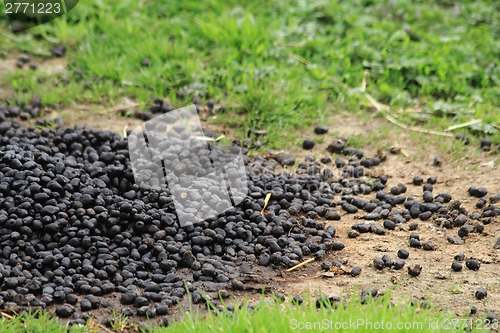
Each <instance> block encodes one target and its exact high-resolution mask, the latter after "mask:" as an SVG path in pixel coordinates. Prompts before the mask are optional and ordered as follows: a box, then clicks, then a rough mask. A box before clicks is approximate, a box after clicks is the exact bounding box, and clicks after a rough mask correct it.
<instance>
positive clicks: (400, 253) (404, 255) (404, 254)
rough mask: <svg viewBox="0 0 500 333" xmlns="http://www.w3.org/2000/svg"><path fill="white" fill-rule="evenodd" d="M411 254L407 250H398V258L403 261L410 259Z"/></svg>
mask: <svg viewBox="0 0 500 333" xmlns="http://www.w3.org/2000/svg"><path fill="white" fill-rule="evenodd" d="M409 256H410V252H409V251H408V250H407V249H404V248H401V249H399V250H398V257H399V258H401V259H408V257H409Z"/></svg>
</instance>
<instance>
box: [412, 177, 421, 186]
mask: <svg viewBox="0 0 500 333" xmlns="http://www.w3.org/2000/svg"><path fill="white" fill-rule="evenodd" d="M423 183H424V179H423V178H422V177H421V176H415V177H413V185H416V186H420V185H422V184H423Z"/></svg>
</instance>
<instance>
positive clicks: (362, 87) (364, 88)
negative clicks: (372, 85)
mask: <svg viewBox="0 0 500 333" xmlns="http://www.w3.org/2000/svg"><path fill="white" fill-rule="evenodd" d="M368 73H369V72H368V70H365V71H364V72H363V79H362V80H361V91H363V92H365V91H366V77H367V76H368Z"/></svg>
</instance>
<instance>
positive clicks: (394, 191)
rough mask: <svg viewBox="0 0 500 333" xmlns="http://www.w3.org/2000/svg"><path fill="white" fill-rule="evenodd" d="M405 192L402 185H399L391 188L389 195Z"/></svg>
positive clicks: (404, 187)
mask: <svg viewBox="0 0 500 333" xmlns="http://www.w3.org/2000/svg"><path fill="white" fill-rule="evenodd" d="M406 190H407V188H406V186H405V185H404V184H401V183H399V184H397V185H396V186H393V187H391V194H394V195H399V194H402V193H405V192H406Z"/></svg>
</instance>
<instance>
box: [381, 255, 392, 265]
mask: <svg viewBox="0 0 500 333" xmlns="http://www.w3.org/2000/svg"><path fill="white" fill-rule="evenodd" d="M382 261H383V262H384V265H385V267H391V266H392V264H393V262H392V258H391V256H389V255H387V254H384V255H383V256H382Z"/></svg>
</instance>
